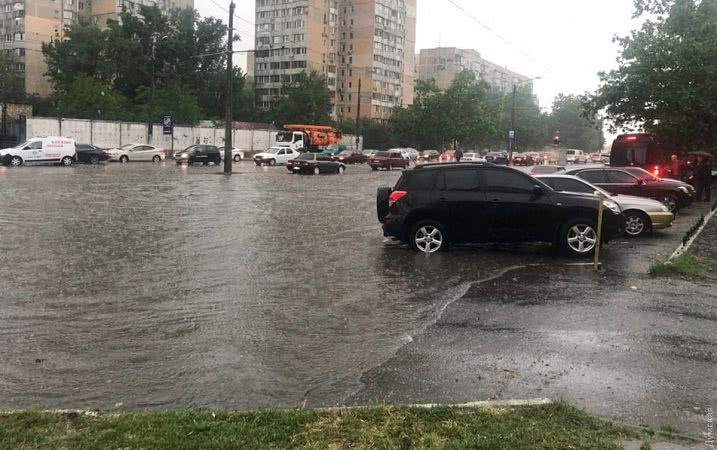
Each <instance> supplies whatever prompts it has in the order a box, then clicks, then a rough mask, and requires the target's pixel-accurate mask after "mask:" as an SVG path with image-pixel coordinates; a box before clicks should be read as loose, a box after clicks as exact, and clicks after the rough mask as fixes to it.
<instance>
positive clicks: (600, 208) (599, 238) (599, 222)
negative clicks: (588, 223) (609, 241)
mask: <svg viewBox="0 0 717 450" xmlns="http://www.w3.org/2000/svg"><path fill="white" fill-rule="evenodd" d="M597 198H598V220H597V232H596V234H597V242H595V262H594V267H593V270H595V272H598V271H599V270H600V244H601V243H602V219H603V215H604V214H603V213H604V212H605V206H604V203H603V202H604V201H605V196H604V195H603V194H602V192H599V191H598V195H597Z"/></svg>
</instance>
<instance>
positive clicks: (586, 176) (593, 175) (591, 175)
mask: <svg viewBox="0 0 717 450" xmlns="http://www.w3.org/2000/svg"><path fill="white" fill-rule="evenodd" d="M578 176H579V177H580V178H582V179H583V180H585V181H588V182H590V183H607V177H606V176H605V171H603V170H588V171H587V172H580V173H579V174H578Z"/></svg>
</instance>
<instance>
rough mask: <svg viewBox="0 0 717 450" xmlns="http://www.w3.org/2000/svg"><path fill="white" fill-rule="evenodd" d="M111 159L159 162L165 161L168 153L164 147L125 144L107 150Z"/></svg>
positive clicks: (125, 161) (124, 161) (123, 161)
mask: <svg viewBox="0 0 717 450" xmlns="http://www.w3.org/2000/svg"><path fill="white" fill-rule="evenodd" d="M107 154H109V155H110V161H119V162H121V163H127V162H130V161H152V162H155V163H158V162H160V161H164V158H165V157H166V153H165V152H164V149H161V148H158V147H155V146H154V145H149V144H125V145H123V146H122V147H120V148H111V149H109V150H107Z"/></svg>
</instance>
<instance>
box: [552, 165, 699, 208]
mask: <svg viewBox="0 0 717 450" xmlns="http://www.w3.org/2000/svg"><path fill="white" fill-rule="evenodd" d="M566 175H575V176H577V177H579V178H582V179H583V180H586V181H589V182H590V183H592V184H594V185H595V186H598V187H600V188H603V189H605V190H606V191H608V192H610V193H611V194H625V195H635V196H637V197H645V198H652V199H655V200H659V201H661V202H662V203H664V204H665V206H667V207H668V208H669V209H670V212H673V213H675V212H677V211H679V210H680V209H682V208H684V207H686V206H689V205H690V204H692V199H693V195H694V194H693V193H692V192H693V191H691V190H690V189H689V188H688V187H687V186H684V184H685V183H682V182H680V181H676V180H664V179H662V178H653V179H652V180H648V179H642V178H638V177H636V176H635V175H633V174H631V173H630V172H629V171H628V170H627V169H626V168H613V167H611V168H605V169H600V168H598V169H573V170H569V171H568V172H566Z"/></svg>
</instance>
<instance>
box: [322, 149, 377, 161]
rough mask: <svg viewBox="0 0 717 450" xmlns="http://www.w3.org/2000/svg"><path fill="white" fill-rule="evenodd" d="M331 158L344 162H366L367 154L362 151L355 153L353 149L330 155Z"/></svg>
mask: <svg viewBox="0 0 717 450" xmlns="http://www.w3.org/2000/svg"><path fill="white" fill-rule="evenodd" d="M331 160H332V161H338V162H342V163H344V164H366V162H368V156H366V155H364V154H363V153H356V152H354V151H353V150H344V151H342V152H341V153H339V154H338V155H334V156H332V157H331Z"/></svg>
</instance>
